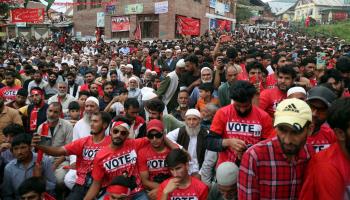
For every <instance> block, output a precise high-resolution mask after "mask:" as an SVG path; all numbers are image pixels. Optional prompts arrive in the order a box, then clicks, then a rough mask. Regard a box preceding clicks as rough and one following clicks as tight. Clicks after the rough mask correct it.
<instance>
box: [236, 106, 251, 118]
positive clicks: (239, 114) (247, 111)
mask: <svg viewBox="0 0 350 200" xmlns="http://www.w3.org/2000/svg"><path fill="white" fill-rule="evenodd" d="M252 109H253V108H252V107H250V108H249V109H248V110H246V111H244V112H241V111H239V110H238V109H236V108H235V110H236V112H237V115H238V116H240V117H246V116H248V115H249V114H250V113H251V112H252Z"/></svg>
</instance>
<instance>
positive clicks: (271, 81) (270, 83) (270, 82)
mask: <svg viewBox="0 0 350 200" xmlns="http://www.w3.org/2000/svg"><path fill="white" fill-rule="evenodd" d="M276 85H277V79H276V74H274V73H273V74H270V75H268V76H267V78H266V89H272V88H275V87H276Z"/></svg>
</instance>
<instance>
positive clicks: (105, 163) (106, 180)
mask: <svg viewBox="0 0 350 200" xmlns="http://www.w3.org/2000/svg"><path fill="white" fill-rule="evenodd" d="M147 144H149V141H148V139H147V138H139V139H127V140H125V142H124V144H123V146H122V147H121V148H118V149H112V148H111V147H110V146H107V147H105V148H103V149H101V151H99V152H98V153H97V155H96V157H95V159H94V167H93V169H92V178H93V179H94V180H97V181H101V185H102V187H106V186H108V185H109V184H110V183H111V181H112V180H113V178H114V177H116V176H120V175H123V174H124V172H126V173H127V174H128V176H135V177H136V183H137V187H136V188H135V189H134V190H133V191H131V193H132V194H134V193H136V192H139V191H141V190H142V189H143V186H142V183H141V178H140V174H139V170H138V168H137V162H136V161H137V153H136V152H138V151H139V150H140V149H141V148H142V147H144V146H146V145H147Z"/></svg>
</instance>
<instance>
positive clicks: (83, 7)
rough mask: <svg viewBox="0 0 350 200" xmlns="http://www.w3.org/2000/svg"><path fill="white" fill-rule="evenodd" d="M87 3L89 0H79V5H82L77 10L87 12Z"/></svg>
mask: <svg viewBox="0 0 350 200" xmlns="http://www.w3.org/2000/svg"><path fill="white" fill-rule="evenodd" d="M86 2H87V0H77V3H81V4H80V5H78V7H77V10H78V11H79V10H85V9H86Z"/></svg>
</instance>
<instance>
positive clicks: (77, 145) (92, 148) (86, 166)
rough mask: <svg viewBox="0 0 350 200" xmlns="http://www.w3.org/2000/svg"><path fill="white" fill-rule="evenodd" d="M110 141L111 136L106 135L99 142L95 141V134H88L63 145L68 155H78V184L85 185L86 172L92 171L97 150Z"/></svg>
mask: <svg viewBox="0 0 350 200" xmlns="http://www.w3.org/2000/svg"><path fill="white" fill-rule="evenodd" d="M110 143H111V138H110V136H106V137H105V138H104V139H103V140H102V141H101V142H99V143H94V141H93V136H88V137H84V138H81V139H78V140H75V141H73V142H71V143H69V144H67V145H65V146H64V147H63V148H64V149H65V150H66V152H67V154H68V155H76V156H77V161H76V166H77V167H76V168H77V180H76V181H75V182H76V183H77V184H78V185H84V183H85V177H86V174H87V173H89V172H91V170H92V163H93V160H94V158H95V156H96V154H97V152H98V151H100V149H102V148H103V147H105V146H108V145H109V144H110Z"/></svg>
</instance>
